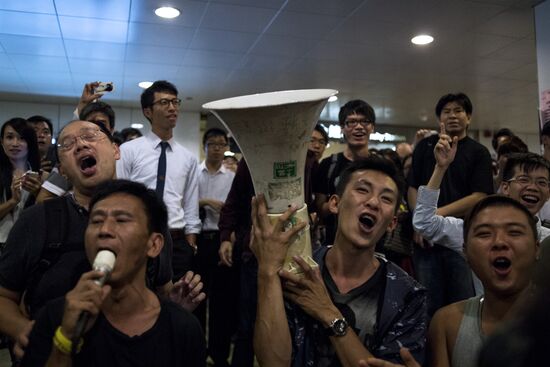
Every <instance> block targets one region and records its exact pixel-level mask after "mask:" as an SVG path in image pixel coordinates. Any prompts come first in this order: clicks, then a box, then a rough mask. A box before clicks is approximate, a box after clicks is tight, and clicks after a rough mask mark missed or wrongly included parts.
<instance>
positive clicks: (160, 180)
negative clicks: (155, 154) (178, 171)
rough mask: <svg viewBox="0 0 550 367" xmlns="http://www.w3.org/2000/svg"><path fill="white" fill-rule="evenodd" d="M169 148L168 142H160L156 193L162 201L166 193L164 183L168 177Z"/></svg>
mask: <svg viewBox="0 0 550 367" xmlns="http://www.w3.org/2000/svg"><path fill="white" fill-rule="evenodd" d="M167 147H168V142H166V141H162V142H160V148H161V151H160V158H159V166H158V169H157V187H156V189H155V191H156V192H157V196H158V197H159V198H161V199H162V195H163V193H164V181H165V177H166V148H167Z"/></svg>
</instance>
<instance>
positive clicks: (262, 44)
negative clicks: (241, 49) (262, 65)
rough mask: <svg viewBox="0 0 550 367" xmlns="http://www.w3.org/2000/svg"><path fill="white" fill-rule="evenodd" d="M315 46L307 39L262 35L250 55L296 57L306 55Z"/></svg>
mask: <svg viewBox="0 0 550 367" xmlns="http://www.w3.org/2000/svg"><path fill="white" fill-rule="evenodd" d="M315 44H316V42H315V41H312V40H311V39H307V38H300V37H287V36H275V35H272V34H264V35H263V36H262V37H261V38H260V39H259V41H258V42H257V43H256V44H255V45H254V48H253V49H252V50H251V51H250V53H251V54H257V55H276V56H294V57H298V56H303V55H305V54H307V53H308V52H309V50H310V49H311V48H313V46H314V45H315Z"/></svg>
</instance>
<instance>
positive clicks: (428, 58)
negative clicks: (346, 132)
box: [0, 0, 539, 133]
mask: <svg viewBox="0 0 550 367" xmlns="http://www.w3.org/2000/svg"><path fill="white" fill-rule="evenodd" d="M537 2H539V1H535V0H476V1H465V0H209V1H187V0H79V1H75V0H2V1H1V2H0V99H2V100H32V101H40V102H48V101H51V102H61V101H65V102H70V103H74V102H75V99H76V97H78V96H80V93H81V91H82V87H83V85H84V83H86V82H89V81H93V80H100V81H112V82H114V84H115V91H114V92H113V93H111V94H110V95H108V96H106V97H104V98H105V101H106V102H108V103H111V104H113V105H114V106H132V107H133V106H138V101H139V95H140V93H141V91H142V90H141V89H140V88H139V87H138V86H137V83H138V82H140V81H143V80H151V81H153V80H157V79H167V80H169V81H172V82H174V83H175V84H176V86H177V87H178V89H179V90H180V96H181V97H182V98H183V99H184V100H185V102H184V105H183V107H182V108H183V109H184V110H188V111H198V110H200V108H201V107H200V106H201V105H202V104H203V103H206V102H208V101H212V100H215V99H220V98H227V97H233V96H238V95H243V94H250V93H258V92H268V91H275V90H285V89H302V88H333V89H337V90H339V91H340V94H339V98H340V99H339V101H337V102H334V103H331V104H329V108H328V109H327V110H326V113H330V114H332V115H331V116H334V113H337V111H338V107H339V105H340V104H342V103H344V102H345V101H347V100H349V99H353V98H361V99H365V100H367V101H368V102H369V103H371V104H372V105H373V106H374V107H375V109H376V112H377V116H378V122H379V123H381V124H392V125H401V126H432V125H433V121H434V118H433V108H434V106H435V103H436V101H437V99H438V98H439V97H440V96H441V95H443V94H445V93H448V92H454V91H464V92H466V93H467V94H468V95H470V97H471V98H472V100H473V103H474V128H484V129H497V128H499V127H504V126H506V127H512V128H513V129H514V130H515V131H517V132H523V133H535V132H538V127H537V126H538V113H537V108H538V98H537V95H538V88H537V67H536V52H535V34H534V15H533V9H532V7H533V5H535V4H536V3H537ZM167 4H169V5H173V6H175V7H177V8H179V9H180V10H181V11H182V15H180V17H178V18H176V19H173V20H167V19H161V18H158V17H157V16H155V15H154V13H153V11H154V9H155V8H157V7H158V6H161V5H167ZM418 33H430V34H431V35H433V36H434V37H435V41H434V42H433V43H432V44H431V45H428V46H424V47H418V46H414V45H413V44H411V43H410V39H411V38H412V37H413V36H414V35H416V34H418ZM325 116H326V115H325Z"/></svg>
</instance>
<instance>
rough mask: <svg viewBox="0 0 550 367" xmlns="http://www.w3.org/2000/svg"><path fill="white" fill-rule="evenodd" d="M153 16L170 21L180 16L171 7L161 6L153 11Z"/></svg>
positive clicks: (176, 10) (177, 11) (178, 12)
mask: <svg viewBox="0 0 550 367" xmlns="http://www.w3.org/2000/svg"><path fill="white" fill-rule="evenodd" d="M155 14H156V15H157V16H159V17H161V18H167V19H172V18H176V17H178V16H179V15H180V11H179V10H178V9H176V8H173V7H171V6H162V7H160V8H157V9H155Z"/></svg>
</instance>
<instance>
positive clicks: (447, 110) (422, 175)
mask: <svg viewBox="0 0 550 367" xmlns="http://www.w3.org/2000/svg"><path fill="white" fill-rule="evenodd" d="M472 112H473V106H472V102H471V101H470V99H469V98H468V96H467V95H465V94H464V93H456V94H446V95H444V96H442V97H441V98H440V99H439V101H438V102H437V105H436V107H435V114H436V116H437V118H438V120H439V124H440V126H441V125H443V128H444V130H445V134H447V135H449V136H450V137H452V138H453V137H456V141H457V144H458V151H457V155H456V158H455V159H454V161H453V163H452V164H451V165H450V166H449V168H448V170H447V173H446V175H445V177H443V181H442V183H441V193H440V196H439V201H438V209H437V214H439V215H443V216H454V217H464V215H465V214H466V213H467V212H468V210H469V209H470V208H471V207H472V206H473V205H474V204H475V203H476V202H478V201H479V200H480V199H481V198H483V197H484V196H486V195H488V194H492V193H493V191H494V187H493V174H492V161H491V155H490V154H489V151H488V150H487V148H485V147H484V146H483V145H482V144H480V143H478V142H477V141H475V140H474V139H472V138H470V137H469V136H468V134H467V132H468V127H469V126H470V123H471V120H472ZM438 139H439V136H438V135H432V136H430V137H427V138H425V139H422V140H421V141H420V142H419V143H418V145H417V146H416V147H415V149H414V152H413V161H412V167H411V170H410V171H409V175H408V177H407V181H408V184H409V191H408V203H409V207H410V208H415V205H416V195H417V190H418V187H420V186H421V185H425V184H426V183H427V182H428V181H429V179H430V177H431V175H432V172H433V169H434V168H433V167H434V166H435V163H436V162H435V158H434V153H433V150H434V147H435V145H436V144H437V142H438ZM414 240H415V242H416V244H417V245H418V246H416V247H415V251H414V255H413V263H414V266H415V273H416V275H417V278H418V280H419V281H420V283H421V284H422V285H424V286H425V287H426V288H427V289H428V313H429V314H430V315H433V313H434V312H435V311H436V310H437V309H439V308H440V307H442V306H444V305H447V304H450V303H453V302H457V301H460V300H463V299H466V298H470V297H472V296H473V295H474V288H473V285H472V277H471V271H470V269H469V267H468V264H467V263H466V261H465V260H464V257H463V256H460V255H459V254H457V253H456V252H454V251H452V250H449V249H448V248H446V247H445V246H440V245H439V244H438V243H437V242H435V244H431V243H428V242H426V241H424V240H423V239H422V238H421V237H420V236H419V235H415V237H414Z"/></svg>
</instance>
